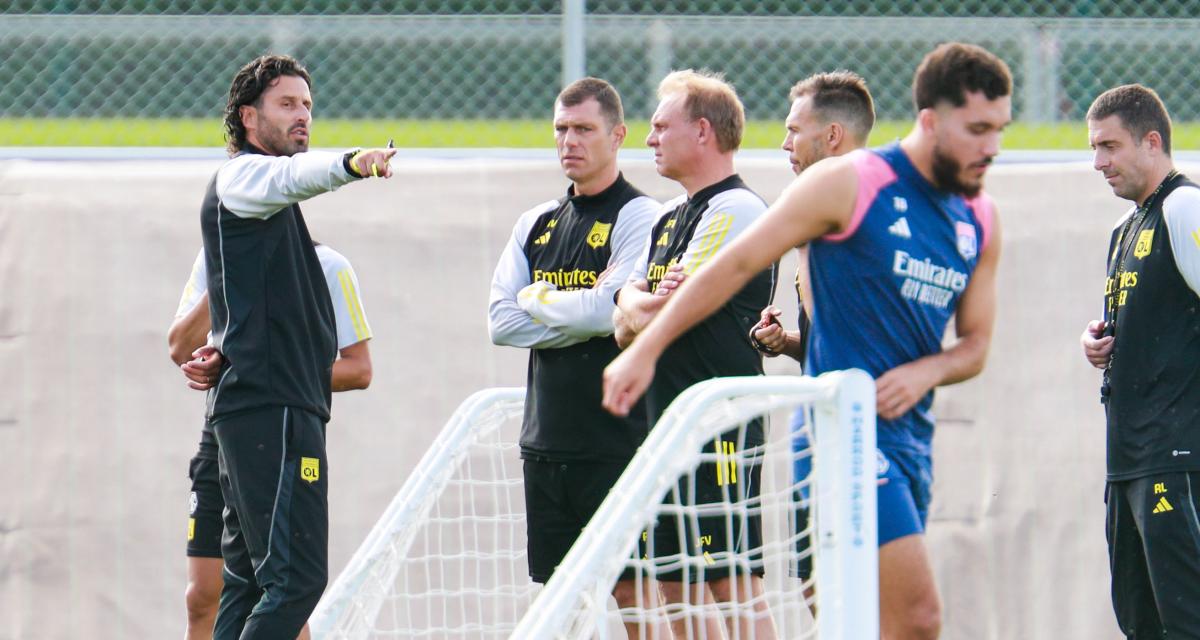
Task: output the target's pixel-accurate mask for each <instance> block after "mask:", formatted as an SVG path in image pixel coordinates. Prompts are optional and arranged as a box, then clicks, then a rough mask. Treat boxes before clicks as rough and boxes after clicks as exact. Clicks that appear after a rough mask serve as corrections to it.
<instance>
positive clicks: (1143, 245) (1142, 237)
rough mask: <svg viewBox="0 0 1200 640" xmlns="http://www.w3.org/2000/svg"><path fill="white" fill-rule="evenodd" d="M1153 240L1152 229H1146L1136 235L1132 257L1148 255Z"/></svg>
mask: <svg viewBox="0 0 1200 640" xmlns="http://www.w3.org/2000/svg"><path fill="white" fill-rule="evenodd" d="M1153 242H1154V229H1146V230H1144V231H1142V232H1141V233H1140V234H1139V235H1138V240H1137V246H1135V247H1134V248H1133V257H1135V258H1145V257H1146V256H1148V255H1150V245H1151V243H1153Z"/></svg>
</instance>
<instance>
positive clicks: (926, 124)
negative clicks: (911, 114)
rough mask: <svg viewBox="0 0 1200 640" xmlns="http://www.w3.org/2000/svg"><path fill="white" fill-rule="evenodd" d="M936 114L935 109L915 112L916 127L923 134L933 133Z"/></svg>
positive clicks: (936, 119) (935, 124)
mask: <svg viewBox="0 0 1200 640" xmlns="http://www.w3.org/2000/svg"><path fill="white" fill-rule="evenodd" d="M937 121H938V112H937V109H931V108H928V107H926V108H924V109H921V110H920V111H918V112H917V126H918V127H921V130H922V131H924V132H925V133H933V129H934V128H935V127H936V126H937Z"/></svg>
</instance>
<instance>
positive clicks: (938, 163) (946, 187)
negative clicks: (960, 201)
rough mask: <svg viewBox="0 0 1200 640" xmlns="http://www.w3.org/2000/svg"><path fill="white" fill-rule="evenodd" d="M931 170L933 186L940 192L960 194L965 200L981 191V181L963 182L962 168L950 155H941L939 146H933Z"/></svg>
mask: <svg viewBox="0 0 1200 640" xmlns="http://www.w3.org/2000/svg"><path fill="white" fill-rule="evenodd" d="M932 170H933V182H934V186H936V187H937V188H938V189H941V190H942V191H949V192H951V193H958V194H962V195H963V196H965V197H967V198H974V197H975V196H977V195H979V192H980V191H982V190H983V181H982V180H980V181H979V182H977V183H975V184H967V183H966V182H963V180H962V178H961V176H962V172H963V166H962V165H961V164H959V162H958V161H957V160H955V159H954V158H953V157H951V156H950V155H947V154H945V153H942V148H941V146H940V145H934V147H933V167H932Z"/></svg>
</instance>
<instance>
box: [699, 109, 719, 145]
mask: <svg viewBox="0 0 1200 640" xmlns="http://www.w3.org/2000/svg"><path fill="white" fill-rule="evenodd" d="M696 132H697V137H696V141H697V142H699V143H700V144H701V145H704V144H705V143H707V142H708V141H709V140H710V139H713V136H715V135H716V134H715V133H714V132H713V128H712V123H711V122H709V121H708V118H705V117H703V116H701V117H699V118H697V119H696Z"/></svg>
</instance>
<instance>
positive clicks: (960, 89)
mask: <svg viewBox="0 0 1200 640" xmlns="http://www.w3.org/2000/svg"><path fill="white" fill-rule="evenodd" d="M912 91H913V103H914V104H915V105H916V107H917V111H920V110H922V109H931V108H934V107H936V106H938V105H939V104H942V103H944V102H948V103H950V104H951V105H954V106H955V107H961V106H963V105H964V104H966V103H967V93H968V92H971V93H975V92H980V91H982V92H983V95H984V96H985V97H986V98H987V99H988V100H995V99H996V98H999V97H1001V96H1008V95H1012V72H1011V71H1009V70H1008V65H1007V64H1005V63H1004V61H1003V60H1001V59H1000V58H998V57H996V55H995V54H993V53H992V52H990V51H988V50H987V49H984V48H983V47H980V46H976V45H973V44H963V43H961V42H948V43H946V44H942V45H938V47H937V48H936V49H934V50H933V51H930V52H929V53H928V54H926V55H925V58H924V59H923V60H921V64H920V65H919V66H917V72H916V74H915V75H914V76H913V89H912Z"/></svg>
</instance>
